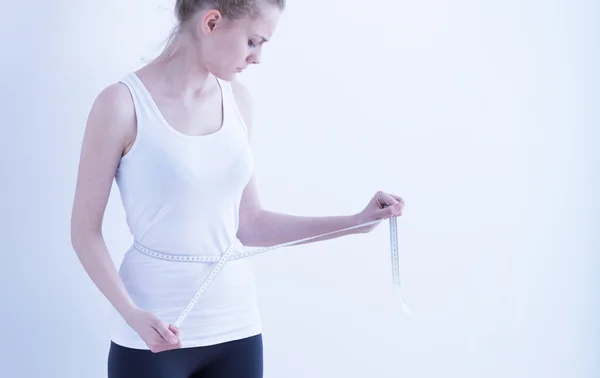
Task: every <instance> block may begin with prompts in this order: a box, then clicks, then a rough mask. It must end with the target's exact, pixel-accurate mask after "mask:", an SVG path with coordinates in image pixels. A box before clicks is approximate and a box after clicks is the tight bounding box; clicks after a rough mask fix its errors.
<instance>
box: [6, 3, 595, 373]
mask: <svg viewBox="0 0 600 378" xmlns="http://www.w3.org/2000/svg"><path fill="white" fill-rule="evenodd" d="M5 3H6V4H3V7H2V11H1V12H0V21H1V22H0V31H1V33H2V41H3V43H2V54H3V58H2V59H1V60H0V83H1V86H0V88H1V89H0V95H1V98H0V100H1V101H0V107H1V109H2V111H1V114H2V136H1V137H0V147H1V148H0V151H1V153H2V155H1V156H0V166H1V167H2V184H1V186H0V193H1V196H0V206H1V207H0V214H2V216H1V218H0V220H1V222H2V228H1V229H0V230H1V231H0V242H1V244H0V245H1V246H2V249H3V251H2V254H3V257H4V259H3V263H2V264H1V265H0V266H1V268H0V298H1V302H0V303H1V310H2V311H0V320H1V322H2V324H3V325H4V329H3V330H2V332H0V333H1V334H2V335H3V340H2V341H1V342H0V375H1V376H2V377H11V378H13V377H15V378H17V377H32V378H33V377H56V378H80V377H86V378H101V377H105V376H106V375H105V370H106V368H105V366H106V354H107V347H108V341H109V340H108V320H107V319H108V314H109V313H110V312H111V311H112V309H111V308H110V306H109V304H108V302H107V301H106V300H105V299H104V297H103V296H102V295H101V294H100V293H99V291H98V290H97V289H96V288H95V286H93V284H92V282H91V280H90V279H89V278H88V277H87V275H86V274H85V272H84V270H83V268H82V267H81V265H80V264H79V262H78V260H77V258H76V255H75V253H74V251H73V250H72V248H71V245H70V238H69V222H70V211H71V205H72V199H73V193H74V188H75V180H76V171H77V165H78V158H79V149H80V144H81V139H82V136H83V131H84V126H85V121H86V118H87V115H88V112H89V109H90V106H91V104H92V102H93V100H94V98H95V97H96V95H97V94H98V93H99V91H101V90H102V88H104V87H105V86H107V85H109V84H111V83H113V82H115V81H117V80H118V79H119V78H120V77H122V76H123V75H125V74H126V73H127V72H129V71H130V70H133V69H136V68H138V67H139V66H140V65H141V64H142V63H143V62H142V61H141V60H140V58H143V57H145V56H147V57H151V56H152V54H153V52H154V51H155V50H154V48H155V47H156V46H159V44H160V43H161V41H162V40H163V39H164V38H166V36H167V35H168V33H169V31H170V27H171V22H172V21H173V20H172V17H171V13H169V11H168V10H162V9H160V6H164V7H167V8H170V7H171V3H170V2H157V1H142V0H130V1H116V0H105V1H89V2H76V1H64V0H62V1H61V0H59V1H54V2H38V3H33V2H22V3H17V2H11V3H8V2H5ZM599 14H600V6H599V4H598V3H597V2H593V1H566V0H562V1H550V2H548V1H546V2H542V1H532V0H528V1H516V0H509V1H475V0H463V1H454V2H450V1H442V0H426V1H419V2H414V1H400V2H378V3H367V2H364V1H356V2H347V1H315V0H313V1H290V2H289V5H288V9H287V11H286V13H285V14H284V16H283V18H282V20H281V23H280V26H279V28H278V30H277V32H276V34H275V36H274V38H273V40H272V42H270V43H268V44H267V46H266V47H265V52H264V56H263V64H262V65H260V66H259V67H253V68H251V69H250V70H249V71H248V72H247V73H245V74H244V75H242V76H241V77H240V79H241V80H242V81H243V82H244V83H245V84H246V85H247V86H248V87H249V89H250V91H251V92H252V94H253V98H254V104H255V110H254V112H255V121H254V137H253V141H252V143H253V147H254V153H255V157H256V173H257V176H258V179H259V187H260V195H261V198H262V202H263V204H264V205H265V207H267V208H268V209H270V210H274V211H279V212H283V213H288V214H295V215H345V214H351V213H355V212H358V211H360V210H361V209H362V208H363V207H364V206H365V205H366V203H367V202H368V200H369V199H370V198H371V197H372V195H373V194H375V192H376V191H377V190H385V191H388V192H392V193H396V194H399V195H401V196H403V198H404V199H405V201H406V209H405V214H404V216H403V217H402V218H400V220H399V232H400V259H401V260H400V261H401V273H402V280H403V288H404V293H405V296H406V298H407V301H408V304H409V306H410V308H411V309H412V310H413V311H414V314H412V315H410V316H407V315H406V314H404V313H403V312H402V308H401V306H400V304H399V302H398V300H397V297H396V294H395V292H394V288H393V286H392V279H391V267H390V258H389V238H388V227H387V223H383V224H382V225H381V226H380V227H379V228H377V229H376V230H375V231H373V232H372V233H370V234H367V235H355V236H349V237H346V238H340V239H335V240H329V241H325V242H321V243H315V244H308V245H302V246H295V247H290V248H286V249H280V250H276V251H272V252H270V253H267V254H264V255H260V256H256V257H254V258H253V259H252V261H253V264H254V266H255V269H256V274H257V280H258V290H259V301H260V306H261V312H262V315H263V318H264V331H265V333H264V337H265V377H266V378H280V377H285V378H305V377H307V378H308V377H310V378H321V377H323V378H330V377H344V378H363V377H377V378H399V377H411V378H429V377H442V376H443V377H461V378H481V377H485V378H507V377H510V378H532V377H535V378H592V377H598V376H599V375H600V363H599V362H598V356H599V355H600V353H599V347H600V342H599V337H600V326H599V324H600V321H599V320H598V319H599V315H600V313H599V311H598V308H599V299H598V297H599V293H600V291H599V290H598V283H599V280H598V277H597V274H598V268H599V267H600V264H599V262H600V259H599V257H598V254H599V253H598V252H599V251H600V240H599V239H600V237H599V232H598V228H599V227H598V226H599V222H598V215H597V214H598V212H599V210H600V207H599V201H598V198H597V193H598V192H599V189H600V188H599V186H600V185H598V182H599V181H598V176H599V175H598V162H599V158H600V154H599V153H598V141H599V137H600V135H599V134H600V133H599V132H598V126H599V124H600V122H599V121H600V114H599V110H598V107H599V105H600V101H599V100H600V91H599V84H600V81H599V75H598V67H600V58H599V57H600V55H599V51H598V50H599V45H598V35H599V31H600V30H599V27H598V25H599V22H600V17H599ZM104 231H105V237H106V240H107V242H108V244H109V247H110V249H111V253H112V256H113V258H114V261H115V264H119V263H120V261H121V258H122V256H123V253H124V251H125V250H126V249H127V247H128V246H129V245H130V243H131V236H130V235H129V233H128V231H127V228H126V224H125V220H124V213H123V209H122V206H121V202H120V199H119V197H118V191H117V189H116V187H115V189H114V190H113V196H112V197H111V200H110V203H109V206H108V209H107V213H106V218H105V227H104Z"/></svg>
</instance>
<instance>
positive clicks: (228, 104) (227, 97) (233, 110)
mask: <svg viewBox="0 0 600 378" xmlns="http://www.w3.org/2000/svg"><path fill="white" fill-rule="evenodd" d="M217 81H218V82H219V85H220V86H221V88H222V90H223V102H224V104H223V105H224V106H223V107H224V109H225V112H226V113H230V114H234V115H235V118H236V120H237V121H238V122H239V123H240V124H241V126H242V127H243V129H244V132H245V133H246V134H247V133H248V128H247V126H246V122H245V121H244V118H243V117H242V114H241V113H240V110H239V108H238V106H237V101H236V100H235V95H234V93H233V87H232V85H231V83H230V82H228V81H225V80H221V79H219V78H217Z"/></svg>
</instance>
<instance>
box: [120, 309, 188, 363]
mask: <svg viewBox="0 0 600 378" xmlns="http://www.w3.org/2000/svg"><path fill="white" fill-rule="evenodd" d="M125 321H126V322H127V323H128V324H129V326H130V327H131V328H133V329H134V330H135V331H136V332H137V333H138V335H140V337H141V338H142V340H144V342H145V343H146V345H147V346H148V347H149V348H150V350H151V351H152V352H153V353H159V352H164V351H166V350H171V349H179V348H181V331H180V330H179V329H178V328H177V327H175V326H173V325H171V324H170V325H169V326H168V327H167V326H166V325H165V324H164V323H163V322H162V320H160V318H159V317H158V316H156V315H154V314H153V313H151V312H148V311H144V310H142V309H137V308H136V309H133V310H131V312H129V313H128V314H127V316H126V317H125Z"/></svg>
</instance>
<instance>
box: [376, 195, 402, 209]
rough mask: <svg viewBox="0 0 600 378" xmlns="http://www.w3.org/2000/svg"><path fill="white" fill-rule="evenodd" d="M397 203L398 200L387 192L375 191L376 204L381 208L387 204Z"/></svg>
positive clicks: (387, 205)
mask: <svg viewBox="0 0 600 378" xmlns="http://www.w3.org/2000/svg"><path fill="white" fill-rule="evenodd" d="M396 203H398V201H397V200H396V199H395V198H394V197H392V196H390V195H389V194H387V193H386V192H381V191H380V192H379V193H377V204H378V205H379V206H380V207H381V208H382V209H383V208H386V207H389V206H392V205H394V204H396Z"/></svg>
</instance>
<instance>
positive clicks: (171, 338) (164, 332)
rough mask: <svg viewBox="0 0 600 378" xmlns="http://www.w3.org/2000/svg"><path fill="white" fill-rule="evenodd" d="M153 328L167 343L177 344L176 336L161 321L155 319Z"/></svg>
mask: <svg viewBox="0 0 600 378" xmlns="http://www.w3.org/2000/svg"><path fill="white" fill-rule="evenodd" d="M154 329H156V331H157V332H158V333H159V334H160V335H161V336H162V338H163V339H165V340H166V341H167V342H168V343H169V344H177V337H175V335H174V334H173V332H171V331H170V330H169V329H168V328H167V327H165V325H164V324H163V323H162V322H161V321H157V322H156V323H155V325H154Z"/></svg>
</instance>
